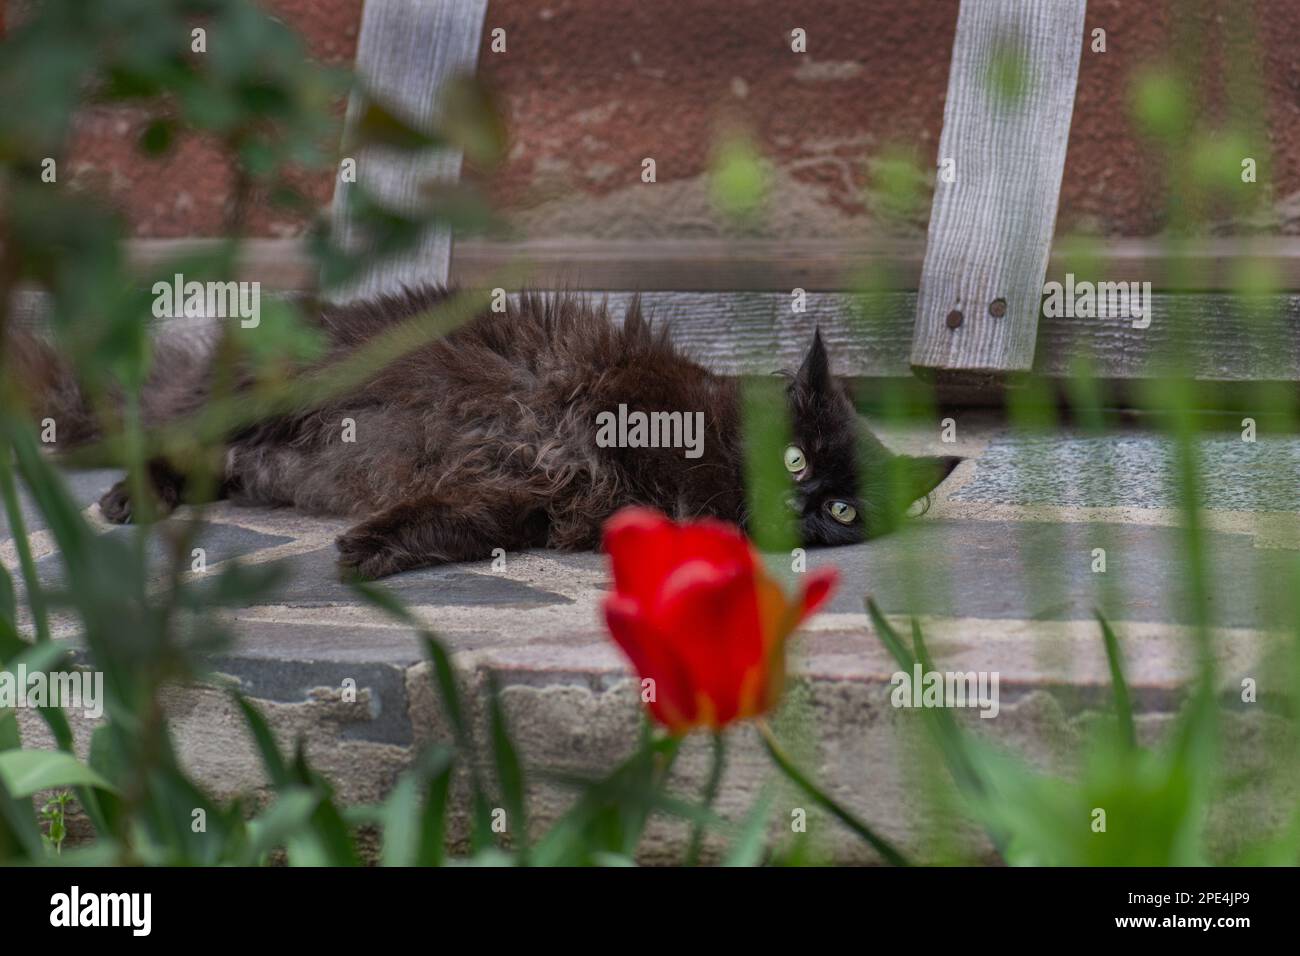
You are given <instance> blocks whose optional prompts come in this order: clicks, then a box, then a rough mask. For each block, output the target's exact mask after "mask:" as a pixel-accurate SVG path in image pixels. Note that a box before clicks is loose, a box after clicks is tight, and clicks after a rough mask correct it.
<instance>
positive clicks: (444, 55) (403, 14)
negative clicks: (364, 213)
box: [329, 0, 487, 301]
mask: <svg viewBox="0 0 1300 956" xmlns="http://www.w3.org/2000/svg"><path fill="white" fill-rule="evenodd" d="M486 11H487V0H366V4H365V9H364V12H363V13H362V17H361V33H360V36H359V38H358V41H357V59H356V65H357V72H358V73H359V74H360V77H361V81H362V83H363V85H364V86H365V88H366V90H367V91H368V92H369V93H370V94H371V95H372V96H373V97H374V98H375V100H377V101H378V102H380V103H382V104H383V105H384V106H385V107H386V108H388V109H389V110H391V111H392V112H393V113H394V114H396V115H397V116H399V117H401V118H402V119H404V120H405V121H406V122H407V123H409V124H410V125H412V126H413V127H415V128H417V129H423V130H426V131H428V129H429V127H430V124H431V120H432V119H433V117H434V116H436V115H437V110H438V99H437V98H438V91H439V90H440V89H441V88H442V85H443V83H444V82H445V81H446V80H447V79H449V78H450V77H452V76H454V75H455V74H457V73H462V72H470V73H472V72H473V71H474V67H475V64H476V63H477V61H478V48H479V40H480V38H481V36H482V33H483V18H484V15H485V13H486ZM365 105H366V97H365V96H363V95H361V94H354V95H353V97H352V99H351V101H350V102H349V103H348V113H347V119H346V122H345V126H346V129H347V130H348V131H351V130H352V129H353V128H355V126H356V123H357V121H358V119H359V118H360V116H361V115H362V112H363V111H364V109H365ZM344 139H345V142H346V141H347V139H348V136H347V134H345V137H344ZM355 152H356V155H355V156H354V157H353V158H354V159H356V161H357V183H358V184H359V185H361V186H363V187H364V188H365V189H366V190H367V191H368V192H369V193H370V194H372V195H373V196H375V197H376V198H377V199H378V200H379V201H380V202H382V203H383V204H384V205H386V206H388V207H390V208H393V209H397V210H401V211H405V212H414V211H417V210H419V209H421V208H422V207H424V206H426V205H427V204H428V200H427V199H425V198H424V197H423V196H422V194H421V187H422V186H423V185H425V184H428V183H431V182H455V181H456V179H458V178H459V177H460V165H461V154H460V152H459V151H458V150H449V149H434V150H407V151H396V150H391V149H384V148H380V147H377V146H367V147H362V148H358V149H357V150H356V151H355ZM354 188H355V187H354V185H353V184H352V183H347V182H339V183H338V184H337V186H336V188H335V192H334V208H333V229H334V235H335V238H336V240H337V241H338V243H339V244H340V245H341V246H342V247H343V248H344V249H346V250H350V251H353V252H358V253H359V252H361V251H362V250H365V249H366V248H368V247H369V245H370V243H369V240H368V238H367V237H366V236H364V235H362V233H361V230H360V229H359V228H358V225H357V224H356V223H355V222H354V221H353V220H352V217H351V215H350V212H349V207H350V200H351V196H352V192H353V189H354ZM450 261H451V234H450V232H449V231H447V230H446V229H442V228H437V227H430V228H428V229H427V230H425V232H424V234H423V235H422V236H421V238H420V240H419V241H418V242H417V243H416V244H415V245H414V246H413V247H412V248H411V249H410V250H408V251H407V252H406V253H404V254H402V255H399V256H394V257H391V258H389V259H386V260H384V261H382V262H379V263H376V265H375V266H374V267H373V268H372V269H370V270H369V271H368V272H367V273H366V274H365V275H363V276H361V277H360V278H359V279H356V280H354V281H351V282H348V283H347V284H345V285H343V286H340V287H339V288H337V289H333V290H330V292H329V297H330V298H331V299H333V300H335V301H345V300H347V299H355V298H363V297H367V296H371V295H375V294H377V293H382V292H394V291H397V290H398V289H399V288H400V287H401V286H402V285H415V284H418V283H420V282H443V281H446V278H447V270H448V267H449V264H450Z"/></svg>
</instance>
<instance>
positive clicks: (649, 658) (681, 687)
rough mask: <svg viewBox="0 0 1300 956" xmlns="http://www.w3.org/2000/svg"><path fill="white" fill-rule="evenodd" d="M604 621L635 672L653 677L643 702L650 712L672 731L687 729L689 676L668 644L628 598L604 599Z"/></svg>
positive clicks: (691, 707)
mask: <svg viewBox="0 0 1300 956" xmlns="http://www.w3.org/2000/svg"><path fill="white" fill-rule="evenodd" d="M605 623H606V625H607V626H608V627H609V633H610V635H611V636H612V637H613V638H614V641H615V643H617V644H618V646H619V647H620V648H621V649H622V650H623V653H624V654H626V655H627V658H628V660H629V661H630V662H631V664H632V667H633V669H634V670H635V671H636V672H637V674H639V675H640V676H641V678H642V679H643V680H644V679H646V678H649V679H650V680H653V681H654V693H653V695H652V696H651V698H650V700H649V701H648V702H647V706H648V707H649V708H650V713H651V714H653V715H654V717H655V719H656V720H658V721H659V722H660V723H661V724H663V725H664V726H665V727H667V728H668V729H669V730H671V731H673V732H674V733H680V732H683V731H685V730H687V729H689V728H690V725H691V723H692V722H693V721H694V719H695V714H696V699H695V693H694V691H693V689H692V687H691V682H690V677H689V675H688V674H687V672H686V670H685V668H684V667H683V666H682V664H681V662H680V661H678V660H676V659H675V658H674V657H673V654H672V648H671V646H670V645H668V644H666V643H665V642H664V641H663V640H662V639H661V638H660V637H659V635H657V634H655V633H654V632H653V631H652V630H651V629H650V627H649V622H648V621H647V619H646V617H645V614H644V613H643V611H642V609H641V606H640V605H638V604H637V603H636V602H635V601H633V600H632V599H630V598H624V597H618V596H612V597H610V598H608V599H606V601H605Z"/></svg>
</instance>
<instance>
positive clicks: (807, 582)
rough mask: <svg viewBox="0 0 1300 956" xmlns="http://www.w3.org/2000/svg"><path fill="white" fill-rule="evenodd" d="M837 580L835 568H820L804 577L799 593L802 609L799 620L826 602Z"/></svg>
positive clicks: (837, 575)
mask: <svg viewBox="0 0 1300 956" xmlns="http://www.w3.org/2000/svg"><path fill="white" fill-rule="evenodd" d="M839 580H840V573H839V571H837V570H836V569H835V568H820V569H818V570H816V571H814V572H812V573H811V574H809V575H807V576H806V577H805V579H804V584H803V588H802V589H801V591H800V595H799V601H800V604H801V606H802V611H803V613H802V614H800V620H802V619H803V618H806V617H808V616H809V615H810V614H812V613H813V612H814V611H816V610H817V609H818V608H819V607H821V606H822V604H824V603H825V602H826V600H827V598H829V597H830V596H831V592H832V591H834V590H835V585H836V584H838V583H839Z"/></svg>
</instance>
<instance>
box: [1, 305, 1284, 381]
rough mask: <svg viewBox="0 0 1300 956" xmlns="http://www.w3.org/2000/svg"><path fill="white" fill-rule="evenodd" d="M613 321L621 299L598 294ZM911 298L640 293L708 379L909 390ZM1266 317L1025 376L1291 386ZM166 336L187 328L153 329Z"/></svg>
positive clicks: (1113, 324) (1155, 322)
mask: <svg viewBox="0 0 1300 956" xmlns="http://www.w3.org/2000/svg"><path fill="white" fill-rule="evenodd" d="M607 295H608V298H609V303H610V308H611V309H612V310H613V311H614V314H615V315H617V316H620V317H621V315H622V313H623V309H624V308H625V307H626V305H627V303H628V302H629V301H630V300H631V298H632V296H633V295H634V293H632V292H610V293H607ZM916 301H917V294H916V293H915V292H890V293H880V294H876V295H872V296H856V295H849V294H844V293H820V292H812V293H809V294H808V296H807V299H806V311H804V312H802V313H795V312H793V311H792V310H791V300H790V296H789V295H788V294H786V293H771V292H727V293H711V292H647V293H643V294H642V302H643V303H644V306H645V308H646V309H647V310H648V311H649V312H650V313H651V314H653V315H654V316H655V317H656V319H657V320H663V321H670V322H672V325H673V338H674V340H675V341H677V342H678V343H679V344H681V345H682V347H683V348H685V349H686V350H687V351H688V352H689V353H690V354H691V355H692V356H695V357H696V358H697V359H698V360H699V361H701V362H704V363H705V364H707V365H708V366H709V367H710V368H713V369H715V370H717V371H719V372H722V373H724V374H729V375H764V374H768V373H770V372H773V371H776V370H777V369H781V368H795V367H797V366H798V364H799V362H800V361H801V359H802V358H803V352H804V350H805V349H806V348H807V347H808V343H809V342H810V341H811V340H812V333H813V329H815V328H820V329H821V332H822V336H823V337H824V338H825V340H826V344H827V349H828V350H829V352H830V356H831V362H832V366H833V368H834V371H835V372H836V373H837V374H839V375H842V376H845V377H847V378H851V379H856V380H859V381H862V380H868V379H912V378H913V376H912V371H911V366H910V362H909V355H910V350H911V343H912V317H913V316H914V315H915V314H916ZM45 302H46V297H45V295H44V294H43V293H32V292H28V293H20V294H16V295H15V296H14V297H13V299H12V300H11V316H12V317H13V319H14V321H16V322H19V323H22V324H26V325H39V324H40V323H41V322H42V321H43V320H44V315H45V312H46V306H45ZM1267 307H1268V309H1269V310H1270V311H1271V313H1272V314H1275V315H1277V316H1278V320H1277V321H1279V322H1280V324H1281V326H1282V330H1281V331H1280V332H1278V333H1276V334H1273V335H1268V334H1261V333H1260V332H1259V330H1258V329H1257V328H1255V327H1253V326H1252V325H1251V321H1250V318H1249V317H1248V315H1247V314H1246V313H1245V312H1244V311H1243V309H1242V306H1241V303H1240V302H1239V300H1237V299H1236V298H1235V297H1233V296H1230V295H1224V294H1217V293H1214V294H1183V295H1165V294H1156V295H1155V296H1153V301H1152V310H1151V311H1152V318H1151V325H1150V327H1149V328H1147V329H1135V328H1133V325H1132V323H1131V322H1128V321H1122V320H1119V319H1106V320H1101V319H1069V318H1043V319H1041V320H1040V323H1039V338H1040V345H1039V349H1038V357H1037V359H1036V361H1035V363H1034V369H1033V371H1034V372H1035V373H1037V374H1040V375H1044V376H1047V377H1050V378H1064V377H1067V376H1069V375H1070V374H1071V372H1072V370H1073V363H1074V362H1075V360H1076V359H1077V358H1078V357H1079V356H1081V355H1089V356H1092V359H1093V362H1094V369H1095V374H1096V375H1097V376H1098V377H1099V378H1101V379H1104V380H1107V381H1140V380H1143V379H1148V378H1151V377H1152V376H1153V375H1155V374H1156V373H1157V372H1159V371H1160V369H1161V363H1162V362H1163V361H1164V360H1165V359H1166V358H1167V357H1169V356H1170V355H1172V354H1175V352H1176V350H1177V349H1179V348H1183V347H1185V348H1187V349H1188V351H1189V353H1190V366H1191V368H1192V369H1193V371H1194V373H1195V375H1196V376H1197V377H1198V378H1200V379H1203V380H1207V381H1221V382H1250V381H1255V380H1261V379H1262V380H1269V381H1300V294H1294V293H1289V294H1285V295H1276V296H1271V297H1270V298H1269V299H1268V302H1267ZM164 321H165V322H167V323H168V324H169V325H172V324H181V323H184V322H189V321H191V320H182V319H169V320H164Z"/></svg>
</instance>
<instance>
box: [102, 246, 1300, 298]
mask: <svg viewBox="0 0 1300 956" xmlns="http://www.w3.org/2000/svg"><path fill="white" fill-rule="evenodd" d="M218 242H219V240H214V239H133V240H131V241H129V242H128V243H127V244H126V245H127V254H128V256H129V258H130V261H131V263H132V265H133V266H134V268H135V269H136V270H137V272H139V273H140V274H142V275H145V274H150V273H152V272H154V271H156V270H158V269H161V268H164V267H165V266H166V265H167V264H168V263H170V262H172V261H174V260H176V259H180V258H183V257H185V256H190V255H196V254H201V253H203V252H205V251H210V250H213V249H215V248H216V246H217V244H218ZM924 255H925V243H924V242H923V241H921V240H919V239H918V240H902V239H900V240H878V241H873V242H844V241H840V240H829V241H828V240H746V241H743V242H730V241H727V240H721V239H700V240H697V239H689V240H656V241H650V242H643V241H640V240H568V239H562V240H538V241H533V242H517V243H508V242H491V241H485V240H478V239H457V240H456V243H455V246H454V248H453V251H452V259H451V281H453V282H456V283H459V284H461V285H469V286H474V285H479V284H482V283H483V282H486V281H489V280H491V279H493V277H496V276H499V275H501V273H502V271H503V270H504V269H505V268H506V267H507V266H509V265H511V264H523V265H525V266H527V267H529V274H530V277H531V281H533V282H535V283H536V284H537V285H538V286H539V287H541V288H559V287H560V286H567V287H568V288H572V289H597V290H599V289H664V290H671V291H681V292H727V291H769V292H779V291H785V292H787V293H788V292H789V291H790V290H791V289H794V288H801V289H806V290H808V291H809V292H813V291H817V292H838V291H843V290H846V289H851V288H853V287H854V281H855V278H856V277H859V276H860V275H861V274H862V270H863V267H864V266H866V265H869V266H871V267H872V268H873V269H874V270H875V271H877V272H878V273H879V274H881V275H884V276H887V277H888V278H889V279H890V281H891V284H892V285H893V286H894V287H896V288H898V289H915V288H916V287H917V284H918V282H919V281H920V278H921V263H922V259H923V258H924ZM1247 266H1250V267H1252V268H1259V269H1262V270H1267V272H1268V273H1270V274H1275V275H1277V276H1278V281H1279V283H1280V286H1279V288H1280V289H1285V290H1300V236H1264V237H1251V238H1243V239H1236V238H1213V239H1192V240H1184V241H1181V242H1179V243H1177V244H1172V243H1168V242H1165V241H1163V240H1160V239H1098V240H1090V241H1086V242H1083V241H1078V240H1071V239H1062V240H1060V241H1058V242H1057V243H1056V244H1055V245H1054V246H1053V248H1052V258H1051V259H1050V260H1049V262H1048V266H1047V277H1046V278H1047V280H1049V281H1051V280H1054V281H1063V280H1064V278H1065V274H1066V273H1067V272H1072V273H1074V275H1075V277H1076V278H1077V279H1087V280H1090V281H1094V282H1095V281H1099V280H1104V281H1108V282H1150V283H1151V284H1152V286H1153V287H1154V288H1155V289H1157V290H1169V289H1173V288H1177V289H1179V290H1182V291H1188V292H1215V291H1230V290H1231V289H1232V287H1233V283H1234V281H1236V280H1237V279H1239V277H1240V276H1241V275H1242V273H1243V271H1244V270H1245V267H1247ZM237 273H238V274H237V275H236V276H234V277H233V278H238V279H243V280H249V281H251V280H258V281H260V282H262V283H263V284H264V285H265V286H267V287H268V288H269V289H311V288H315V286H316V281H317V274H316V264H315V263H314V262H313V260H312V258H311V256H310V255H308V254H307V251H306V249H305V248H304V247H303V245H302V243H301V242H300V241H298V240H296V239H250V240H245V242H244V243H243V247H242V249H241V254H240V259H239V263H238V264H237Z"/></svg>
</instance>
